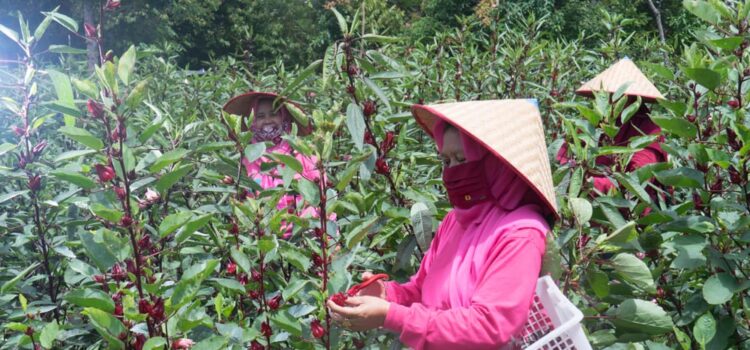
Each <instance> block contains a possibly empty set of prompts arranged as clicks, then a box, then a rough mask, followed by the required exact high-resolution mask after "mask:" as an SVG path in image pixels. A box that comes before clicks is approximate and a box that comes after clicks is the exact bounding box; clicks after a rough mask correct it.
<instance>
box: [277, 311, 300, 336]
mask: <svg viewBox="0 0 750 350" xmlns="http://www.w3.org/2000/svg"><path fill="white" fill-rule="evenodd" d="M271 322H272V323H273V324H274V325H276V326H277V327H279V328H281V329H283V330H285V331H287V332H289V333H291V334H292V335H293V336H295V337H299V336H301V335H302V323H301V322H300V320H299V319H298V318H296V317H294V316H292V315H291V314H290V313H289V311H287V310H283V311H281V312H277V313H276V315H274V316H273V317H272V318H271Z"/></svg>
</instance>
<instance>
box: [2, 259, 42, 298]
mask: <svg viewBox="0 0 750 350" xmlns="http://www.w3.org/2000/svg"><path fill="white" fill-rule="evenodd" d="M37 266H39V263H38V262H35V263H33V264H31V265H30V266H29V267H27V268H25V269H24V270H23V271H21V272H20V273H18V274H16V275H15V276H13V278H11V279H9V280H8V281H6V282H5V283H3V286H2V287H0V293H5V292H7V291H9V290H11V289H13V288H14V287H15V286H16V284H18V282H19V281H21V280H22V279H23V278H24V277H25V276H26V274H28V273H29V272H31V271H32V270H34V269H36V268H37Z"/></svg>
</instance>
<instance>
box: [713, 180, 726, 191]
mask: <svg viewBox="0 0 750 350" xmlns="http://www.w3.org/2000/svg"><path fill="white" fill-rule="evenodd" d="M723 185H724V181H723V180H722V179H721V178H716V181H714V183H713V184H711V192H721V191H722V190H723V189H724V186H723Z"/></svg>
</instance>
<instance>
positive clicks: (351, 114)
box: [346, 103, 365, 151]
mask: <svg viewBox="0 0 750 350" xmlns="http://www.w3.org/2000/svg"><path fill="white" fill-rule="evenodd" d="M346 127H347V129H349V134H350V135H351V136H352V141H354V145H355V146H356V147H357V150H360V151H361V150H362V145H363V144H364V140H365V116H364V114H363V113H362V108H360V107H359V105H357V104H355V103H350V104H349V106H348V107H346Z"/></svg>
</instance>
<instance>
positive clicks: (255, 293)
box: [247, 290, 260, 300]
mask: <svg viewBox="0 0 750 350" xmlns="http://www.w3.org/2000/svg"><path fill="white" fill-rule="evenodd" d="M247 296H249V297H250V299H253V300H255V299H258V298H260V292H259V291H257V290H251V291H249V292H247Z"/></svg>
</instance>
